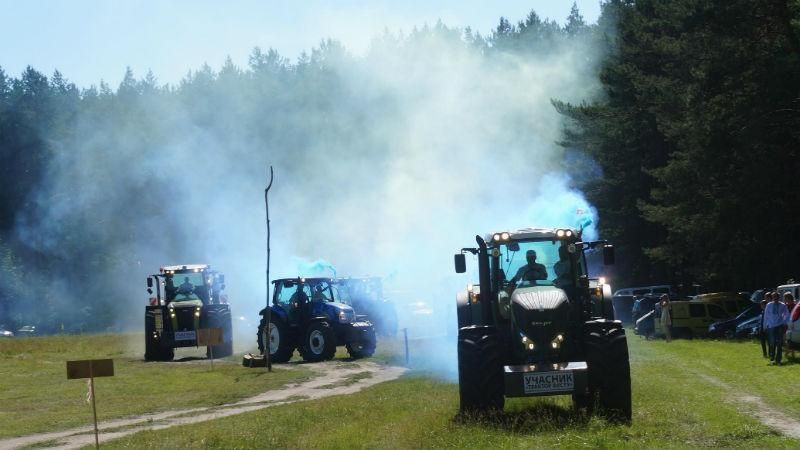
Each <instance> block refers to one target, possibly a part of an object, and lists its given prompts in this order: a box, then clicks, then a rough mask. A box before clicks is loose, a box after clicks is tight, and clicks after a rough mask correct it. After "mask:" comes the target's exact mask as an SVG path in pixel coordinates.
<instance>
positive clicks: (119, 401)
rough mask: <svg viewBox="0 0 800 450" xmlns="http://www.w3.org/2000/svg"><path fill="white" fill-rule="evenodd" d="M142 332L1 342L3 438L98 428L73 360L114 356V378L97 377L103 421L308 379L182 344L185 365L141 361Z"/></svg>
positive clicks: (300, 371) (302, 372) (301, 371)
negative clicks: (69, 364)
mask: <svg viewBox="0 0 800 450" xmlns="http://www.w3.org/2000/svg"><path fill="white" fill-rule="evenodd" d="M139 341H143V339H141V336H140V335H86V336H49V337H34V338H24V339H3V340H1V341H0V438H2V437H9V436H20V435H25V434H30V433H36V432H44V431H57V430H62V429H66V428H70V427H75V426H84V425H91V423H92V409H91V406H90V405H88V404H87V403H86V401H85V400H86V392H87V384H86V382H85V381H84V380H67V379H66V378H67V376H66V364H65V361H67V360H77V359H99V358H113V359H114V369H115V376H114V377H109V378H98V379H97V380H96V384H95V387H96V395H97V402H98V411H97V414H98V420H101V421H102V420H106V419H111V418H119V417H125V416H129V415H133V414H142V413H148V412H155V411H164V410H170V409H177V408H181V407H191V406H206V405H218V404H223V403H228V402H231V401H235V400H238V399H241V398H243V397H246V396H248V395H252V394H254V393H257V392H262V391H264V390H267V389H270V388H275V387H278V386H282V385H284V384H286V383H287V382H290V381H295V380H299V379H302V378H306V377H308V376H309V371H308V369H305V368H302V367H300V366H293V369H292V370H289V369H287V368H285V367H284V368H280V367H278V368H277V369H276V370H275V371H274V372H273V373H271V374H268V373H267V372H266V371H265V370H263V369H262V370H256V369H245V368H243V367H242V366H241V359H240V358H241V356H239V357H231V358H228V359H223V360H217V361H215V362H214V369H213V371H211V368H210V365H209V362H208V361H204V360H195V359H194V358H192V356H197V357H205V352H204V350H202V349H194V348H190V349H181V350H179V351H178V352H177V354H176V359H180V358H182V357H183V358H184V359H185V361H182V362H178V361H176V362H172V363H148V362H144V361H143V360H142V354H143V353H144V352H143V350H144V349H143V346H144V345H143V343H142V344H141V345H138V344H139Z"/></svg>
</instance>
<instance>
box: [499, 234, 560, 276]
mask: <svg viewBox="0 0 800 450" xmlns="http://www.w3.org/2000/svg"><path fill="white" fill-rule="evenodd" d="M516 244H519V249H518V250H516V251H514V250H511V249H509V248H508V247H507V246H506V245H501V246H500V247H499V248H498V250H499V251H500V265H501V267H502V270H503V273H504V276H505V278H506V280H508V281H510V282H513V283H516V284H517V285H518V286H520V287H522V286H552V285H553V284H554V283H555V284H558V283H556V281H557V278H559V276H560V277H562V279H563V278H564V277H566V279H567V280H571V279H572V277H571V270H570V264H569V260H568V259H566V258H568V256H566V255H567V252H566V247H565V248H564V250H562V251H561V253H562V255H563V256H564V258H565V259H563V260H562V259H561V258H560V255H559V247H561V242H559V241H555V242H554V241H530V242H516Z"/></svg>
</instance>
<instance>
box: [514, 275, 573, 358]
mask: <svg viewBox="0 0 800 450" xmlns="http://www.w3.org/2000/svg"><path fill="white" fill-rule="evenodd" d="M569 312H570V302H569V299H568V298H567V294H566V293H565V292H564V291H563V290H561V289H559V288H557V287H553V286H534V287H527V288H519V289H516V290H514V292H513V294H512V295H511V313H512V315H513V321H514V325H515V328H516V329H517V330H518V331H519V332H520V333H521V334H522V336H525V337H527V339H529V340H531V341H532V342H533V343H534V344H535V348H536V352H537V353H539V354H542V353H540V352H542V351H543V352H544V353H545V354H547V355H549V356H553V354H554V353H556V352H557V349H558V348H560V343H561V340H563V338H564V337H566V335H567V331H568V328H569ZM559 335H561V336H562V338H561V340H560V341H559V342H558V347H553V344H552V343H553V342H554V339H556V338H557V337H558V336H559Z"/></svg>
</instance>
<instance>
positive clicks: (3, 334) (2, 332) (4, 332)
mask: <svg viewBox="0 0 800 450" xmlns="http://www.w3.org/2000/svg"><path fill="white" fill-rule="evenodd" d="M9 337H14V333H12V332H11V330H8V329H6V328H5V327H3V326H0V338H9Z"/></svg>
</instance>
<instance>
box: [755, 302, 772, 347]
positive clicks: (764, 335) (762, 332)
mask: <svg viewBox="0 0 800 450" xmlns="http://www.w3.org/2000/svg"><path fill="white" fill-rule="evenodd" d="M771 299H772V293H771V292H767V293H766V294H764V298H763V299H762V300H761V329H760V331H759V332H758V338H759V340H761V353H763V354H764V358H766V357H767V356H768V355H767V330H766V329H764V308H765V307H766V306H767V302H768V301H770V300H771Z"/></svg>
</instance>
